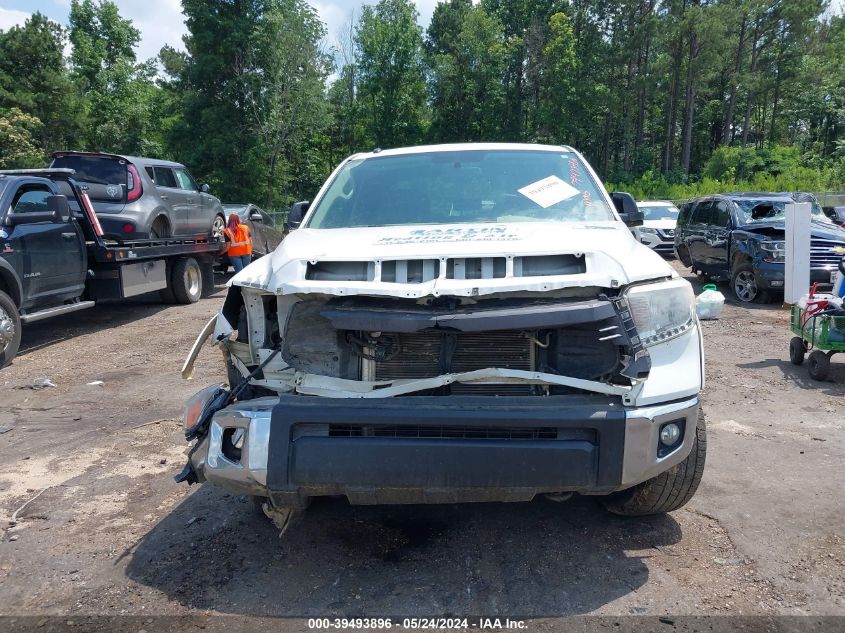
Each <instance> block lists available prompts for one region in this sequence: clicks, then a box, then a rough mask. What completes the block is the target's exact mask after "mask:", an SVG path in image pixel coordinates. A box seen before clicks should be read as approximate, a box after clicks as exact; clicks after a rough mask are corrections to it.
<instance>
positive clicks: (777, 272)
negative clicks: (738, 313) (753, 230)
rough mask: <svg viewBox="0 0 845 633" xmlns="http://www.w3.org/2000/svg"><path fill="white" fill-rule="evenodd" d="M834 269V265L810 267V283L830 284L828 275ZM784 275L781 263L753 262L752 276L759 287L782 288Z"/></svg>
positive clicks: (766, 288)
mask: <svg viewBox="0 0 845 633" xmlns="http://www.w3.org/2000/svg"><path fill="white" fill-rule="evenodd" d="M835 270H837V267H836V266H835V265H830V266H825V267H818V268H816V267H814V268H811V269H810V283H811V284H813V283H818V284H821V285H825V284H830V283H831V282H830V275H831V273H833V271H835ZM785 275H786V273H785V270H784V265H783V264H781V263H775V262H765V261H757V262H755V264H754V277H755V280H756V281H757V286H758V287H759V288H762V289H765V290H783V287H784V280H785Z"/></svg>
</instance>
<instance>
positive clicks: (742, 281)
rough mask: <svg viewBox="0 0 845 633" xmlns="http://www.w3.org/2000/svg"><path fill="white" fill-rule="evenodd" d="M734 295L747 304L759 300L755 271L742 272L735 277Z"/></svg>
mask: <svg viewBox="0 0 845 633" xmlns="http://www.w3.org/2000/svg"><path fill="white" fill-rule="evenodd" d="M734 294H735V295H736V298H737V299H739V300H740V301H745V302H746V303H750V302H751V301H754V300H755V299H756V298H757V295H758V294H759V290H758V288H757V280H756V279H755V278H754V272H753V271H751V270H741V271H739V272H738V273H737V274H736V276H735V277H734Z"/></svg>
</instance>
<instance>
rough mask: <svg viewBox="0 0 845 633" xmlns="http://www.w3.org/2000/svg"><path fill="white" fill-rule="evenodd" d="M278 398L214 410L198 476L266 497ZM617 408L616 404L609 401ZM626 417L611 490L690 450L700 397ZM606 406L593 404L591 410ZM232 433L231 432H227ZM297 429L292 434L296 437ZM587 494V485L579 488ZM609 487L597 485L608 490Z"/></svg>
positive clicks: (196, 457)
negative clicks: (238, 434)
mask: <svg viewBox="0 0 845 633" xmlns="http://www.w3.org/2000/svg"><path fill="white" fill-rule="evenodd" d="M277 403H278V398H276V397H267V398H259V399H256V400H250V401H245V402H240V403H237V404H234V405H231V406H229V407H227V408H225V409H223V410H221V411H219V412H217V413H216V414H215V415H214V418H213V419H212V421H211V425H210V427H209V431H208V434H207V435H206V436H205V437H204V438H203V439H201V440H200V442H199V445H198V446H197V447H196V450H194V452H193V454H192V456H191V465H192V467H193V469H194V472H195V473H196V475H197V477H198V480H199V481H200V482H202V481H208V482H210V483H213V484H216V485H219V486H221V487H223V488H225V489H227V490H230V491H233V492H235V493H237V494H248V495H257V496H269V494H270V490H269V488H268V486H267V471H268V456H269V450H270V449H269V446H270V428H271V418H272V410H273V407H274V406H275V405H276V404H277ZM612 408H613V409H616V410H617V411H618V409H619V405H613V406H612ZM623 410H624V415H625V419H624V422H621V421H620V424H622V423H624V425H625V434H624V448H623V450H622V451H621V455H622V462H623V463H622V468H621V481H619V482H618V485H617V486H616V487H615V489H618V490H621V489H624V488H629V487H631V486H633V485H635V484H638V483H640V482H642V481H645V480H647V479H650V478H652V477H655V476H656V475H658V474H660V473H661V472H663V471H665V470H668V469H669V468H671V467H672V466H675V465H676V464H678V463H680V462H681V461H683V460H684V459H685V458H686V457H687V455H689V453H690V450H691V448H692V444H693V441H694V439H695V428H696V424H697V421H698V410H699V400H698V397H693V398H688V399H685V400H683V401H680V402H673V403H670V404H663V405H653V406H648V407H640V408H630V409H623ZM603 413H604V411H603V410H602V409H601V408H596V409H595V411H594V414H595V415H597V416H601V415H602V414H603ZM681 419H682V420H684V421H685V432H684V439H683V442H682V443H681V445H680V446H679V447H678V448H676V449H674V450H673V451H672V452H671V453H669V454H668V455H666V456H665V457H658V456H657V450H656V449H657V446H658V441H659V438H658V436H659V432H660V427H661V425H662V424H664V423H666V422H669V421H677V420H681ZM227 429H243V430H244V438H243V443H242V446H241V458H240V460H239V461H238V462H236V461H233V460H232V459H230V458H229V457H227V456H226V455H225V454H224V450H223V442H224V434H225V433H226V432H227ZM229 432H230V433H231V431H229ZM295 439H296V434H295V433H294V436H293V437H291V442H293V441H295ZM579 492H581V493H583V494H590V493H591V492H592V491H591V490H589V489H588V490H579ZM608 492H610V490H608V489H606V488H603V489H597V490H595V493H596V494H606V493H608Z"/></svg>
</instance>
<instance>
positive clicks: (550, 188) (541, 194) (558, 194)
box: [517, 176, 580, 209]
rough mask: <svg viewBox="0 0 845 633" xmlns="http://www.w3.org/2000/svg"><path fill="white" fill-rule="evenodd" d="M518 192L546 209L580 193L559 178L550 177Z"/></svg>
mask: <svg viewBox="0 0 845 633" xmlns="http://www.w3.org/2000/svg"><path fill="white" fill-rule="evenodd" d="M517 191H519V193H521V194H522V195H523V196H525V197H526V198H528V199H529V200H531V201H532V202H535V203H536V204H539V205H540V206H541V207H543V208H544V209H548V208H549V207H550V206H552V205H553V204H557V203H558V202H561V201H563V200H566V199H568V198H574V197H575V196H577V195H578V194H579V193H580V192H579V191H578V190H577V189H576V188H575V187H573V186H572V185H570V184H568V183H565V182H564V181H562V180H561V179H560V178H558V177H557V176H549V177H548V178H543V179H542V180H538V181H537V182H532V183H531V184H530V185H527V186H525V187H523V188H522V189H517Z"/></svg>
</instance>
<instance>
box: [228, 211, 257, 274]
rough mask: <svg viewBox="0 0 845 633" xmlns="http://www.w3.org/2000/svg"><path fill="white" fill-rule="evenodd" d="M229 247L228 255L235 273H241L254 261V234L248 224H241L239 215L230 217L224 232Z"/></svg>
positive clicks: (234, 214)
mask: <svg viewBox="0 0 845 633" xmlns="http://www.w3.org/2000/svg"><path fill="white" fill-rule="evenodd" d="M223 234H224V235H225V237H226V243H227V244H228V245H229V248H228V250H227V251H226V254H227V255H228V256H229V262H230V263H231V264H232V268H234V269H235V273H239V272H241V271H242V270H243V269H244V267H245V266H246V265H247V264H249V263H250V262H251V261H252V234H251V233H250V231H249V227H248V226H247V225H246V224H241V218H240V216H239V215H238V214H237V213H233V214H231V215H230V216H229V222H228V224H227V225H226V228H225V229H224V231H223Z"/></svg>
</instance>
